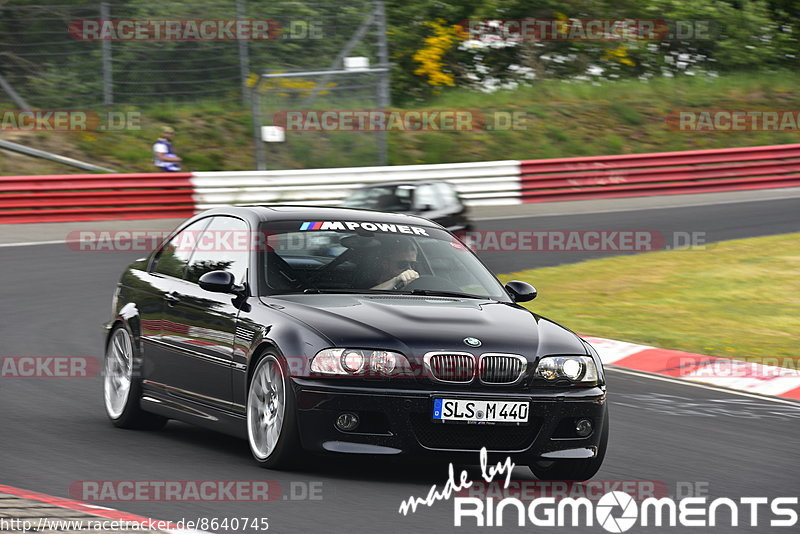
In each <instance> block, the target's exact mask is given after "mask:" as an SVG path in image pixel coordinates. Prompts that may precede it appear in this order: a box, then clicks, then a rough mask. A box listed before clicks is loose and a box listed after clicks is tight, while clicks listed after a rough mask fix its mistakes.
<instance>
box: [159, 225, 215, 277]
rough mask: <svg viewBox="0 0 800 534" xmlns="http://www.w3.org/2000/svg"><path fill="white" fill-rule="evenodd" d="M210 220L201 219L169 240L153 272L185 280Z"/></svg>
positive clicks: (160, 253) (161, 251)
mask: <svg viewBox="0 0 800 534" xmlns="http://www.w3.org/2000/svg"><path fill="white" fill-rule="evenodd" d="M208 221H209V219H201V220H199V221H197V222H196V223H193V224H191V225H189V226H187V227H186V228H184V229H183V230H181V231H180V232H178V233H177V234H175V236H174V237H173V238H172V239H170V240H169V243H167V244H166V245H164V247H163V248H162V249H161V250H159V251H158V255H157V256H156V263H155V266H154V268H153V272H156V273H160V274H165V275H167V276H174V277H175V278H183V273H184V271H185V270H186V265H187V264H188V263H189V258H191V257H192V251H193V250H194V246H195V243H197V239H198V238H199V237H200V234H201V233H202V231H203V228H205V226H206V225H207V224H208Z"/></svg>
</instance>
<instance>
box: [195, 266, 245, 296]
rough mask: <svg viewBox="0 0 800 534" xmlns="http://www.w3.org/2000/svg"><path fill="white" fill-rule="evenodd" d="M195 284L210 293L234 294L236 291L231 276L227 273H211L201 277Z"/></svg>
mask: <svg viewBox="0 0 800 534" xmlns="http://www.w3.org/2000/svg"><path fill="white" fill-rule="evenodd" d="M197 283H198V284H199V285H200V287H201V288H202V289H205V290H206V291H211V292H212V293H235V292H236V289H237V287H236V285H235V280H234V278H233V275H232V274H231V273H229V272H228V271H211V272H210V273H206V274H204V275H203V276H201V277H200V280H198V281H197Z"/></svg>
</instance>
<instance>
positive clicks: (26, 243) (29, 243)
mask: <svg viewBox="0 0 800 534" xmlns="http://www.w3.org/2000/svg"><path fill="white" fill-rule="evenodd" d="M77 242H78V241H74V240H73V241H67V240H66V239H61V240H58V241H23V242H21V243H0V248H9V247H32V246H34V245H61V244H67V243H77Z"/></svg>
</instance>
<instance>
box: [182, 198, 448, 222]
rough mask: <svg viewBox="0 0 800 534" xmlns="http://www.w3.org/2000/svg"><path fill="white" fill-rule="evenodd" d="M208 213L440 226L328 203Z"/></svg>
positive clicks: (227, 208) (415, 218)
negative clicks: (326, 204)
mask: <svg viewBox="0 0 800 534" xmlns="http://www.w3.org/2000/svg"><path fill="white" fill-rule="evenodd" d="M209 215H234V216H239V217H242V218H246V219H250V220H254V219H255V220H257V221H260V222H266V221H297V220H303V221H316V220H331V221H336V220H343V221H370V222H381V223H395V224H414V225H417V226H433V227H438V228H441V226H440V225H439V224H437V223H435V222H433V221H430V220H428V219H426V218H424V217H418V216H415V215H407V214H403V213H386V212H384V211H375V210H367V209H358V208H339V207H332V206H297V205H268V206H265V205H259V204H253V205H245V206H223V207H219V208H213V209H210V210H208V211H205V212H203V213H201V214H198V216H197V217H198V218H199V217H200V216H209Z"/></svg>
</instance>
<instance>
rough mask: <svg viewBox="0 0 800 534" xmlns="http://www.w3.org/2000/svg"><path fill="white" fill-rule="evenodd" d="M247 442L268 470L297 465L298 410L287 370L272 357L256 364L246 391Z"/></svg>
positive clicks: (251, 450) (257, 459)
mask: <svg viewBox="0 0 800 534" xmlns="http://www.w3.org/2000/svg"><path fill="white" fill-rule="evenodd" d="M247 442H248V443H249V445H250V452H251V453H252V454H253V458H255V460H256V462H257V463H258V464H259V465H260V466H261V467H265V468H267V469H284V468H287V467H291V466H292V465H294V463H295V462H296V460H297V459H298V456H299V454H298V453H299V450H300V439H299V436H298V431H297V408H296V405H295V398H294V390H293V389H292V387H291V382H290V381H289V377H288V373H287V372H286V367H285V366H284V365H283V364H282V363H281V361H280V360H279V359H278V358H277V357H276V356H275V355H273V354H267V355H266V356H264V357H263V358H262V359H261V360H259V362H258V363H257V364H256V368H255V370H254V371H253V375H252V377H251V378H250V386H249V388H248V392H247Z"/></svg>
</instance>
